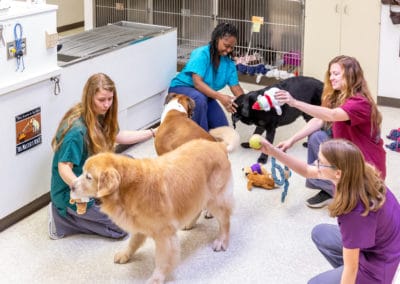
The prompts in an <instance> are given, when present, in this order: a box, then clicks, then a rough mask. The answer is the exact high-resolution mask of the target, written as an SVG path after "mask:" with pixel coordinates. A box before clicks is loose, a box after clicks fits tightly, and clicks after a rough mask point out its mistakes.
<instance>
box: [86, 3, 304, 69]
mask: <svg viewBox="0 0 400 284" xmlns="http://www.w3.org/2000/svg"><path fill="white" fill-rule="evenodd" d="M93 9H94V23H95V26H97V27H98V26H103V25H106V24H108V23H113V22H116V21H121V20H128V21H135V22H142V23H150V24H155V25H162V26H171V27H176V28H177V31H178V62H179V63H184V62H186V60H187V59H188V57H189V55H190V52H191V51H192V50H193V49H194V48H196V47H198V46H200V45H204V44H206V43H207V42H209V40H210V35H211V32H212V30H213V28H214V27H215V25H216V24H217V23H220V22H231V23H233V24H235V25H236V26H237V28H238V30H239V39H238V44H237V48H236V52H237V54H238V55H239V56H240V55H244V54H245V53H246V51H247V48H248V46H249V43H250V34H251V27H252V22H251V17H252V16H259V17H263V18H264V22H263V24H262V26H261V29H260V32H259V33H255V34H254V35H253V36H252V38H251V52H257V53H259V54H260V55H261V56H262V58H263V59H264V62H265V63H266V64H271V65H277V64H278V65H279V64H282V62H283V57H284V56H285V54H288V53H289V54H290V53H293V52H295V53H296V54H300V56H301V55H302V53H303V32H304V0H202V1H198V0H118V2H116V1H115V0H94V7H93ZM297 67H298V69H299V71H301V63H299V64H298V66H297Z"/></svg>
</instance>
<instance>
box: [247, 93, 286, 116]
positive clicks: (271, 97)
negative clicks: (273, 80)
mask: <svg viewBox="0 0 400 284" xmlns="http://www.w3.org/2000/svg"><path fill="white" fill-rule="evenodd" d="M279 90H280V89H278V88H271V89H269V90H266V91H265V92H264V95H259V96H257V101H256V102H255V103H254V104H253V105H252V109H254V110H264V111H270V110H271V109H272V108H275V110H276V113H277V114H278V115H281V114H282V109H281V105H280V104H279V103H278V101H277V100H276V99H275V93H276V92H277V91H279Z"/></svg>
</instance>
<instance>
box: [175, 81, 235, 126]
mask: <svg viewBox="0 0 400 284" xmlns="http://www.w3.org/2000/svg"><path fill="white" fill-rule="evenodd" d="M168 93H176V94H183V95H186V96H188V97H190V98H192V99H193V100H194V102H195V104H196V105H195V108H194V112H193V116H192V119H193V120H194V121H195V122H196V123H197V124H198V125H200V126H201V127H202V128H203V129H204V130H206V131H208V130H209V129H213V128H216V127H220V126H228V125H229V123H228V120H227V118H226V116H225V113H224V111H223V109H222V108H221V106H220V104H219V103H218V101H217V100H215V99H211V98H209V97H207V96H206V95H204V94H203V93H201V92H199V91H198V90H197V89H195V88H191V87H171V88H169V90H168Z"/></svg>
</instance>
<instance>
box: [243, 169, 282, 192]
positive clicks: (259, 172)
mask: <svg viewBox="0 0 400 284" xmlns="http://www.w3.org/2000/svg"><path fill="white" fill-rule="evenodd" d="M243 171H244V174H245V175H246V177H247V180H248V181H247V190H251V189H252V188H253V187H261V188H264V189H274V188H275V182H274V179H273V178H272V176H271V174H270V173H268V171H267V170H266V169H265V168H264V167H263V166H261V165H260V164H253V165H251V166H250V167H245V168H243Z"/></svg>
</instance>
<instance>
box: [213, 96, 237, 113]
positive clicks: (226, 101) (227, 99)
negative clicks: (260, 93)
mask: <svg viewBox="0 0 400 284" xmlns="http://www.w3.org/2000/svg"><path fill="white" fill-rule="evenodd" d="M218 100H219V101H220V102H221V104H222V105H223V106H224V108H225V109H226V111H227V112H230V113H235V112H236V108H237V107H238V105H237V104H236V103H235V97H233V96H230V95H221V97H220V98H219V99H218Z"/></svg>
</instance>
